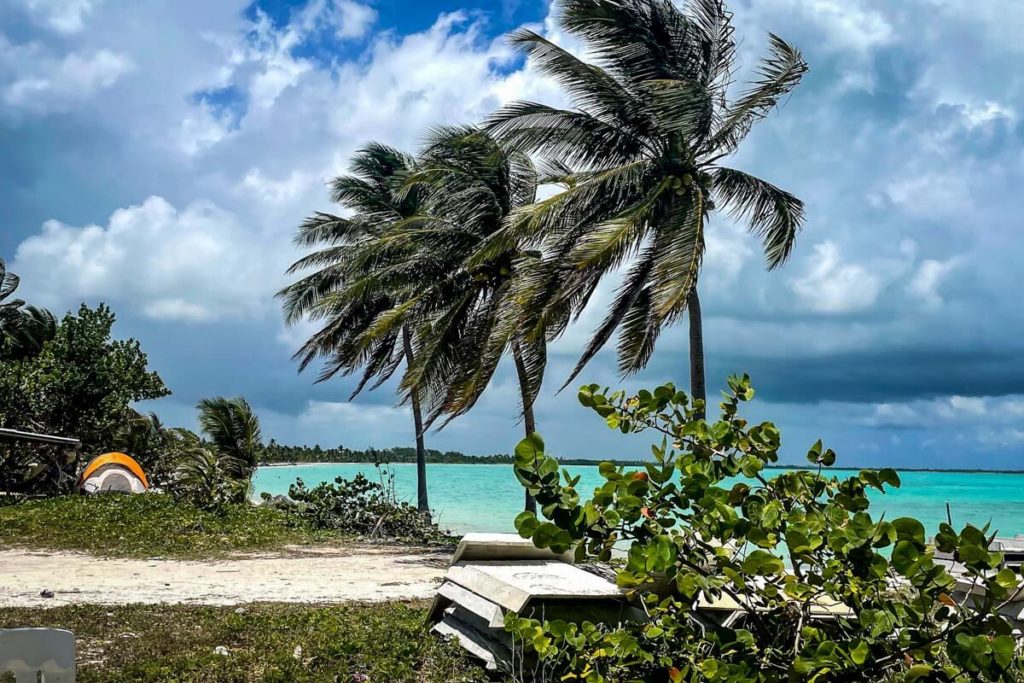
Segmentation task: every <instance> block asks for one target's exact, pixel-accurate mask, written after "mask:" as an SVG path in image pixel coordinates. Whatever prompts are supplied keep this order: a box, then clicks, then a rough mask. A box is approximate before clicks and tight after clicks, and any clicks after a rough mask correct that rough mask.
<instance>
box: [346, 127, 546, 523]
mask: <svg viewBox="0 0 1024 683" xmlns="http://www.w3.org/2000/svg"><path fill="white" fill-rule="evenodd" d="M537 181H538V176H537V171H536V169H535V168H534V166H533V164H532V162H531V161H530V159H529V157H528V156H526V155H525V154H522V153H520V152H518V151H516V150H513V149H511V148H509V147H508V146H505V145H502V144H499V143H498V142H497V141H496V140H495V139H494V138H492V137H491V136H490V135H488V134H486V133H484V132H483V131H480V130H478V129H475V128H472V127H446V128H440V129H438V130H436V131H434V132H433V134H432V135H431V138H430V140H429V142H428V144H427V146H426V149H425V151H424V152H423V154H422V156H421V158H420V162H419V168H418V169H417V170H416V172H414V173H412V174H411V175H410V176H409V177H408V179H407V180H406V183H405V190H406V191H416V190H420V189H425V193H424V195H423V202H422V209H423V210H422V211H421V213H419V214H417V215H415V216H411V217H409V218H407V219H406V220H403V221H400V222H397V223H395V224H393V225H391V226H390V227H389V228H388V229H387V230H386V231H385V232H384V233H382V234H381V235H380V237H379V238H378V239H377V241H376V244H377V245H378V246H380V247H381V248H384V249H387V250H389V251H390V252H391V254H396V253H400V254H404V255H405V256H404V258H402V257H400V258H398V260H397V261H396V262H394V264H393V265H394V271H393V277H389V278H387V279H386V281H385V282H384V283H383V286H384V287H385V288H386V289H387V290H388V291H392V292H405V295H404V296H400V297H397V298H396V304H395V306H394V307H393V308H392V309H391V310H390V311H387V312H384V313H382V314H381V315H380V316H379V317H378V318H377V320H376V321H375V322H374V324H373V325H372V326H371V328H370V329H369V330H368V331H367V333H366V334H364V335H363V343H364V344H372V343H375V342H376V340H377V339H378V338H379V337H380V336H381V335H384V336H386V335H389V334H394V331H395V330H396V329H398V328H400V327H409V326H413V327H415V328H416V329H417V331H418V333H417V334H416V340H417V348H416V358H415V362H413V363H410V364H409V368H408V370H407V372H406V373H405V376H404V377H403V381H402V387H403V389H404V390H406V391H408V390H411V389H414V388H418V389H421V390H422V391H423V393H424V394H425V398H426V401H425V403H426V408H427V423H428V424H433V422H434V421H435V420H436V419H438V418H439V417H441V416H447V421H450V420H452V419H454V418H456V417H458V416H460V415H463V414H465V413H466V412H468V411H469V410H470V409H471V408H472V407H473V406H474V405H475V404H476V402H477V400H478V399H479V398H480V396H481V395H482V394H483V392H484V390H485V389H486V388H487V385H488V383H489V382H490V380H491V378H492V377H493V375H494V372H495V370H496V369H497V366H498V363H499V362H500V360H501V358H502V357H503V356H504V355H505V354H506V353H507V352H508V351H509V350H511V353H512V356H513V359H514V363H515V367H516V373H517V378H518V381H519V388H520V398H521V401H522V416H523V422H524V426H525V429H526V433H527V434H532V433H533V432H534V431H535V430H536V422H535V419H534V414H533V404H534V401H535V400H536V397H537V394H538V392H539V390H540V385H541V381H542V379H543V374H544V367H545V363H546V355H545V349H546V343H545V342H546V340H545V335H544V333H543V330H542V333H541V334H537V335H527V334H525V330H524V329H523V325H522V321H523V316H522V313H523V311H522V308H521V306H520V305H519V300H520V297H521V294H522V288H523V284H522V283H523V282H524V281H526V275H527V274H528V273H530V272H531V270H532V268H533V267H534V266H533V264H534V263H535V262H537V261H538V256H539V254H538V253H535V252H534V253H530V252H524V251H522V250H520V249H519V248H518V246H517V245H514V244H512V245H509V246H507V247H506V248H503V249H496V250H491V251H490V252H489V253H486V254H484V253H482V252H481V251H480V250H481V247H482V246H483V245H485V244H487V243H488V242H489V240H491V239H492V238H493V237H494V236H495V235H496V234H498V233H499V231H501V229H502V227H503V225H504V222H505V220H506V219H507V217H508V216H509V215H511V214H512V213H513V212H514V211H516V210H517V209H519V208H521V207H524V206H527V205H529V204H531V203H532V202H534V201H535V199H536V188H537ZM447 421H446V422H445V424H447ZM533 505H534V503H533V501H532V499H531V498H529V496H528V497H527V506H528V508H529V507H532V506H533Z"/></svg>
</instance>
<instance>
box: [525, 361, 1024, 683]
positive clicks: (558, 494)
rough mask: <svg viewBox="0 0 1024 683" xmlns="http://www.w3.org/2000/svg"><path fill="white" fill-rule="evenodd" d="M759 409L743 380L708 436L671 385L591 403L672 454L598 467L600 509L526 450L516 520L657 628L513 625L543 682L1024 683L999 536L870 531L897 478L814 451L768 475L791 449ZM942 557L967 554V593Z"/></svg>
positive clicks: (882, 522) (920, 529) (706, 426)
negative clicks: (839, 465) (533, 502)
mask: <svg viewBox="0 0 1024 683" xmlns="http://www.w3.org/2000/svg"><path fill="white" fill-rule="evenodd" d="M753 396H754V390H753V388H752V387H751V383H750V379H749V377H747V376H745V375H744V376H742V377H732V378H730V379H729V390H728V391H726V392H723V400H722V402H721V406H720V407H721V415H720V417H719V418H718V419H717V420H715V421H709V420H708V419H705V418H703V417H700V416H701V415H702V414H703V413H704V406H703V404H702V403H701V402H691V401H690V399H689V397H688V396H687V394H686V393H684V392H682V391H678V390H677V389H676V388H675V387H673V386H672V385H671V384H667V385H663V386H660V387H658V388H656V389H654V390H653V391H647V390H643V391H640V392H638V393H637V394H635V395H627V394H626V393H625V392H622V391H615V392H609V391H608V390H607V389H602V388H600V387H598V386H596V385H590V386H585V387H583V388H582V389H581V390H580V392H579V400H580V403H582V404H583V405H584V406H586V407H588V408H590V409H592V410H593V411H594V412H596V413H597V414H598V415H599V416H600V417H601V418H602V419H604V421H605V422H606V423H607V425H608V426H609V427H611V428H613V429H617V430H619V431H621V432H623V433H626V434H635V433H640V432H654V433H657V434H658V435H659V436H660V439H659V443H657V444H655V445H654V446H653V447H652V455H653V459H652V461H651V462H649V463H646V464H645V466H644V468H643V469H637V470H628V471H627V470H626V469H625V468H622V467H616V466H615V465H613V464H612V463H608V462H605V463H602V464H601V465H600V473H601V476H602V477H603V479H604V483H603V484H602V485H601V486H600V487H598V488H597V489H595V490H594V491H593V493H592V495H590V496H589V497H588V496H585V495H581V492H580V491H579V490H578V484H579V477H573V476H571V475H570V474H569V473H568V472H567V471H562V470H561V468H560V467H559V464H558V462H557V460H555V459H554V458H553V457H551V456H550V455H548V454H546V453H545V450H544V442H543V440H542V438H541V437H540V436H539V435H537V434H534V435H532V436H530V437H528V438H527V439H524V440H523V441H522V442H521V443H520V444H519V446H518V447H517V448H516V453H515V472H516V476H517V477H518V478H519V481H520V482H521V483H522V484H523V486H524V487H526V489H527V490H528V491H529V492H530V493H531V494H532V495H533V496H535V497H536V499H537V502H538V504H539V505H540V506H541V510H542V513H543V519H542V518H538V517H537V516H535V515H534V514H532V513H528V512H525V513H522V514H520V515H519V517H517V518H516V522H515V524H516V528H517V530H518V531H519V533H520V534H521V535H522V536H523V537H526V538H531V539H533V542H534V544H535V545H537V546H538V547H542V548H551V549H552V550H554V551H557V552H563V551H567V550H573V551H574V552H575V554H576V558H577V559H578V560H580V561H588V560H597V561H602V562H612V563H613V564H615V565H617V566H618V567H619V569H618V572H617V581H618V584H619V585H620V586H622V587H623V588H624V589H626V590H627V595H628V596H629V598H630V599H631V600H632V601H633V602H634V603H635V604H636V605H637V606H639V607H641V608H642V609H643V610H645V611H646V614H647V615H648V618H647V619H643V620H640V621H637V622H633V623H623V624H619V625H598V624H593V623H588V622H583V623H579V624H574V623H566V622H562V621H546V620H544V619H543V615H527V616H524V617H519V616H515V615H510V616H509V617H508V620H507V622H506V627H507V628H508V629H509V630H510V631H511V632H512V634H513V636H514V638H515V641H516V642H517V643H518V644H519V646H521V647H523V649H524V650H526V651H527V652H528V653H530V654H531V656H532V657H533V658H534V661H536V662H538V664H537V666H538V667H540V669H541V670H543V671H545V672H548V673H550V672H556V673H557V676H556V677H555V678H554V679H553V680H557V679H558V678H562V679H563V680H583V681H590V682H599V681H618V680H653V681H659V680H660V681H673V682H674V683H675V682H678V681H824V680H829V681H831V680H857V681H860V680H870V681H876V680H908V681H914V680H920V681H924V680H928V681H953V680H955V681H969V680H1021V677H1022V676H1024V668H1022V664H1021V660H1020V658H1019V656H1018V652H1017V650H1018V645H1019V641H1018V640H1017V639H1016V637H1015V636H1014V623H1013V622H1012V621H1011V620H1010V618H1009V617H1007V616H1006V615H1004V614H1003V612H1006V611H1007V610H1006V608H1007V606H1009V605H1010V604H1012V603H1013V602H1014V601H1015V600H1016V599H1017V598H1018V597H1019V596H1020V593H1021V590H1022V582H1021V577H1020V576H1019V575H1018V574H1017V572H1015V571H1014V570H1013V569H1009V568H1004V567H1002V566H1001V565H1002V559H1003V558H1002V556H1001V554H1000V553H997V552H991V551H990V550H989V547H990V543H991V540H992V536H993V534H992V533H991V532H990V530H989V529H988V527H985V528H980V529H979V528H976V527H974V526H971V525H967V526H965V527H964V528H963V529H961V530H960V531H956V530H955V529H953V528H952V527H951V526H950V525H948V524H942V525H941V526H940V528H939V529H938V530H937V533H935V535H934V540H932V541H929V539H928V532H927V530H926V529H925V527H924V525H923V524H922V523H921V522H919V521H918V520H916V519H913V518H911V517H901V518H896V519H886V518H885V515H874V514H872V512H871V500H870V499H869V497H868V493H869V492H876V493H877V494H883V493H885V491H886V490H887V489H889V488H897V487H899V486H900V483H901V482H900V477H899V474H898V473H897V472H896V471H895V470H892V469H888V468H887V469H881V470H864V471H861V472H859V473H857V474H855V475H853V476H845V477H839V476H836V475H834V474H833V473H832V472H831V471H830V470H829V468H830V467H831V466H832V465H834V464H835V462H836V454H835V452H834V451H832V450H831V449H828V448H826V447H825V446H824V445H823V444H822V443H821V442H820V441H819V442H817V443H815V444H813V445H812V446H811V448H810V449H809V450H808V452H807V460H808V462H809V464H810V468H808V469H803V470H796V469H794V470H786V471H783V472H782V473H781V474H778V473H776V472H777V470H775V471H772V472H769V471H768V470H767V469H766V468H768V467H769V466H771V465H773V464H775V463H777V462H778V460H779V449H780V446H781V442H782V440H781V435H780V433H779V430H778V429H777V428H776V427H775V425H773V424H772V423H770V422H763V423H760V424H751V423H749V422H748V421H747V420H746V419H744V418H743V417H742V416H741V414H740V408H741V406H742V404H743V403H745V402H747V401H750V400H751V399H752V398H753ZM936 550H941V551H943V552H946V553H956V555H957V557H958V558H959V560H960V561H961V562H962V563H963V572H964V577H966V581H967V582H968V583H969V584H970V585H971V587H972V591H971V592H970V593H967V592H965V591H960V592H958V591H957V590H956V588H957V580H956V578H955V577H954V576H952V575H951V574H950V572H949V571H948V570H947V568H946V567H945V566H943V565H942V564H941V563H938V562H936V561H935V553H936ZM622 553H624V554H625V557H624V558H622V557H621V555H622ZM961 587H962V586H961ZM965 595H966V596H967V597H964V596H965ZM729 614H734V615H735V618H734V619H730V620H726V619H725V617H726V616H728V615H729ZM534 617H537V618H534Z"/></svg>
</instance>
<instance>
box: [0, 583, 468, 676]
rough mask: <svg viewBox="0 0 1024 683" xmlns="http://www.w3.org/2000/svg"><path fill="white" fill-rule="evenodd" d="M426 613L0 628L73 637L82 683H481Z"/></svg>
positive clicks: (363, 609)
mask: <svg viewBox="0 0 1024 683" xmlns="http://www.w3.org/2000/svg"><path fill="white" fill-rule="evenodd" d="M425 611H426V610H425V605H422V604H419V603H409V604H407V603H394V602H393V603H375V604H372V605H360V604H353V605H338V606H330V607H327V606H310V605H281V604H251V605H245V606H244V607H243V608H236V607H234V606H232V607H198V606H192V605H128V606H109V605H79V606H73V607H56V608H53V609H46V610H37V609H11V608H4V609H0V628H3V627H8V626H45V627H51V628H67V629H70V630H72V631H74V633H75V637H76V640H77V646H78V659H79V666H78V672H77V679H76V680H78V681H81V682H82V683H128V682H129V681H131V683H157V682H160V683H163V682H165V681H177V682H178V683H200V682H207V681H218V683H256V682H257V681H259V682H261V683H275V682H276V683H285V682H287V683H293V682H294V683H303V682H308V683H312V682H314V681H316V682H319V681H344V682H345V683H349V682H351V683H357V682H360V681H361V682H364V683H369V682H371V681H410V682H411V681H422V682H423V683H431V682H436V683H447V682H449V681H463V682H469V681H486V680H487V678H486V676H485V675H484V672H483V671H482V670H481V669H479V668H477V667H476V666H475V665H474V664H473V663H471V662H469V661H468V660H467V659H466V657H465V656H464V655H463V654H462V653H461V652H460V651H458V649H457V648H456V647H454V646H453V645H451V644H449V643H447V642H445V641H442V640H440V639H437V638H433V637H430V636H429V634H428V633H427V632H426V627H425V626H424V623H423V620H424V615H425ZM221 647H222V648H226V654H218V653H217V648H221ZM221 652H224V650H221Z"/></svg>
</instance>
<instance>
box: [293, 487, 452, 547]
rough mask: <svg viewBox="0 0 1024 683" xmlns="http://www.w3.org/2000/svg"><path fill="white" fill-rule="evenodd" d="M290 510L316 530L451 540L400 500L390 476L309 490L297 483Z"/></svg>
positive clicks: (426, 540)
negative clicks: (378, 480)
mask: <svg viewBox="0 0 1024 683" xmlns="http://www.w3.org/2000/svg"><path fill="white" fill-rule="evenodd" d="M288 497H289V498H290V499H291V500H292V501H294V506H289V509H290V510H291V511H292V512H294V513H295V514H297V515H298V516H299V517H301V518H302V519H303V520H304V521H305V522H306V523H308V524H309V525H311V526H312V527H313V528H315V529H331V530H334V531H341V532H344V533H351V534H358V535H360V536H365V537H367V538H373V539H389V540H402V541H408V542H413V543H440V542H448V541H449V540H450V539H449V537H448V535H447V534H445V533H444V532H443V531H441V529H440V528H439V527H438V526H437V525H436V524H434V523H432V522H431V520H430V516H429V515H424V514H423V513H421V512H420V511H419V510H417V509H416V507H415V506H413V505H410V504H409V503H406V502H405V501H401V500H399V499H398V497H397V495H396V494H395V490H394V480H393V477H392V475H390V473H388V472H386V471H384V472H382V473H381V481H380V482H375V481H371V480H370V479H368V478H367V477H365V476H363V475H362V474H356V476H355V477H353V478H352V479H344V478H342V477H337V478H336V479H335V480H334V483H328V482H323V483H320V484H317V485H316V486H313V487H312V488H308V487H307V486H306V484H305V482H303V481H302V479H297V480H296V481H295V483H294V484H292V485H291V486H290V487H289V489H288Z"/></svg>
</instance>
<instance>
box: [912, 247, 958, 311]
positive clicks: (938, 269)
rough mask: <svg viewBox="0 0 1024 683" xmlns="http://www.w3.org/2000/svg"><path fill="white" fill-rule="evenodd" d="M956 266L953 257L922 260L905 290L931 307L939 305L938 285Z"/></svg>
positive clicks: (940, 284) (940, 300)
mask: <svg viewBox="0 0 1024 683" xmlns="http://www.w3.org/2000/svg"><path fill="white" fill-rule="evenodd" d="M956 266H957V259H955V258H953V259H949V260H946V261H936V260H935V259H926V260H924V261H922V262H921V264H920V266H918V268H917V272H916V273H914V276H913V278H912V279H911V280H910V282H909V284H908V285H907V291H908V292H909V293H910V294H911V295H912V296H914V297H917V298H918V299H920V300H921V301H922V302H924V303H925V304H926V305H928V306H930V307H932V308H936V307H938V306H941V305H942V303H943V300H942V295H941V294H940V293H939V287H941V286H942V282H943V280H945V279H946V278H947V276H949V274H950V273H951V272H953V270H954V269H955V268H956Z"/></svg>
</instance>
